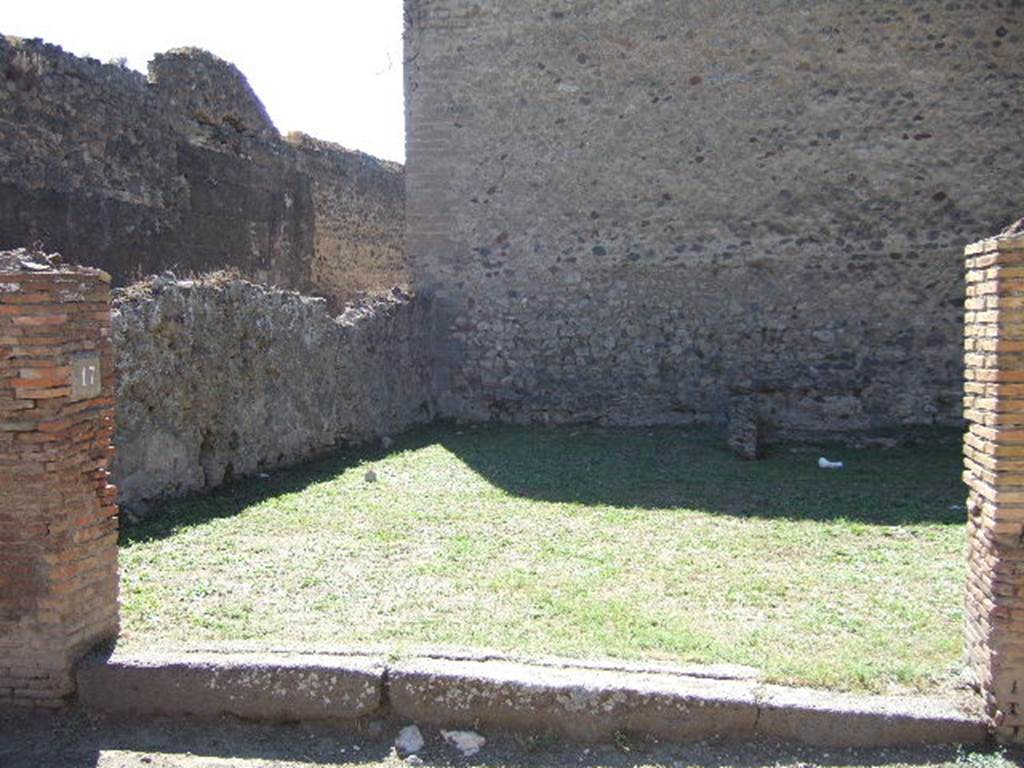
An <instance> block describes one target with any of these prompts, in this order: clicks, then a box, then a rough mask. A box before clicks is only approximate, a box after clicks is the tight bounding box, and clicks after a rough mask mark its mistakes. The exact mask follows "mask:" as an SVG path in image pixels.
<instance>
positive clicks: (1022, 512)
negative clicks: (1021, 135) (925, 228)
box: [964, 221, 1024, 742]
mask: <svg viewBox="0 0 1024 768" xmlns="http://www.w3.org/2000/svg"><path fill="white" fill-rule="evenodd" d="M964 329H965V335H964V345H965V349H966V354H965V363H966V382H965V392H964V416H965V417H966V419H967V421H968V425H969V429H968V432H967V434H966V435H965V437H964V462H965V467H966V469H965V472H964V481H965V482H966V483H967V486H968V488H969V495H968V501H967V512H968V525H967V530H968V572H969V575H968V584H967V601H966V605H967V650H968V657H969V659H970V662H971V664H972V666H973V668H974V670H975V672H976V673H977V677H978V682H979V684H980V686H981V691H982V695H983V696H984V700H985V706H986V709H987V710H988V713H989V715H990V716H991V717H992V720H993V723H994V724H995V726H996V732H997V734H998V735H999V736H1000V738H1002V739H1004V740H1007V741H1012V742H1024V569H1022V566H1024V221H1022V222H1021V226H1020V228H1019V230H1018V231H1017V233H1016V234H1009V233H1008V234H1007V235H1006V236H1003V237H999V238H992V239H989V240H983V241H980V242H978V243H975V244H972V245H971V246H969V247H968V248H967V302H966V313H965V323H964Z"/></svg>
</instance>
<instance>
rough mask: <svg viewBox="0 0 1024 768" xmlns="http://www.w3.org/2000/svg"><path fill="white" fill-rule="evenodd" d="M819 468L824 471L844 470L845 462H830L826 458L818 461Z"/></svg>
mask: <svg viewBox="0 0 1024 768" xmlns="http://www.w3.org/2000/svg"><path fill="white" fill-rule="evenodd" d="M818 466H819V467H821V468H822V469H842V468H843V462H841V461H829V460H828V459H826V458H825V457H824V456H822V457H821V458H820V459H818Z"/></svg>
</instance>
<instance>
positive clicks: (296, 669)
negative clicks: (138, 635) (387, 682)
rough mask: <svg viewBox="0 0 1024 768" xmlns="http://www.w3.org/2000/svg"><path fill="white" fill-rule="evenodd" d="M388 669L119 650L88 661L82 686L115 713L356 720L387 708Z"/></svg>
mask: <svg viewBox="0 0 1024 768" xmlns="http://www.w3.org/2000/svg"><path fill="white" fill-rule="evenodd" d="M383 677H384V665H383V663H382V662H381V661H380V660H377V659H373V658H368V657H352V656H329V655H312V654H239V653H232V654H230V655H228V654H216V653H195V654H190V653H177V654H173V655H172V654H142V655H119V654H115V655H114V656H112V657H109V658H104V657H99V656H96V657H91V658H89V659H86V660H85V661H84V662H83V663H82V665H81V666H80V668H79V670H78V693H79V697H80V699H81V701H82V703H83V704H84V705H85V706H87V707H91V708H94V709H97V710H102V711H105V712H112V713H125V714H129V713H130V714H136V715H175V716H176V715H195V716H200V717H216V716H219V715H235V716H237V717H242V718H246V719H250V720H261V721H281V720H323V719H328V720H333V719H340V720H350V719H355V718H359V717H363V716H366V715H370V714H373V713H374V712H377V711H378V710H379V709H380V708H381V706H382V701H383V696H382V690H383Z"/></svg>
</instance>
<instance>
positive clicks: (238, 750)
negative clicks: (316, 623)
mask: <svg viewBox="0 0 1024 768" xmlns="http://www.w3.org/2000/svg"><path fill="white" fill-rule="evenodd" d="M402 725H405V724H404V723H393V722H371V723H367V724H363V725H361V726H359V727H358V728H355V727H352V728H341V727H338V726H329V725H308V724H290V725H256V724H252V723H244V722H240V721H237V720H218V721H212V722H210V721H207V722H200V721H191V720H164V719H137V720H134V719H129V720H126V719H123V718H121V719H108V718H104V717H96V716H93V715H90V714H88V713H86V712H83V711H82V710H79V709H74V710H69V711H66V712H64V713H61V714H53V713H38V712H35V713H30V712H24V711H6V712H5V711H3V710H0V768H85V767H86V766H88V767H89V768H93V767H94V766H98V767H99V768H257V766H259V767H260V768H264V767H267V768H290V767H291V766H325V767H326V766H345V767H348V768H383V767H384V766H392V767H396V766H406V765H425V766H486V767H487V768H525V767H526V766H538V767H540V768H555V767H556V766H566V767H567V766H573V767H574V768H627V767H636V768H640V767H647V768H654V767H655V766H659V767H664V768H682V767H683V766H702V767H703V766H709V767H710V766H735V767H736V768H760V767H762V766H763V767H764V768H768V767H769V766H770V767H771V768H786V767H789V766H791V767H792V768H812V766H865V767H866V766H877V767H879V768H881V767H882V766H892V767H893V768H895V766H958V767H959V768H1010V767H1011V766H1019V765H1024V752H1009V751H999V750H995V751H987V752H986V751H965V750H958V749H957V748H955V747H949V748H945V747H944V748H927V749H903V750H892V749H890V750H829V749H812V748H807V747H800V746H795V745H788V744H770V743H756V744H731V745H713V744H705V743H700V744H690V745H675V744H665V743H657V742H653V741H644V740H632V739H630V737H629V736H628V735H626V734H624V735H622V736H621V737H620V738H619V739H617V740H616V743H615V744H607V745H596V746H595V745H583V744H574V743H565V742H561V741H558V740H554V739H550V738H545V737H524V736H521V735H503V734H495V733H489V732H484V733H483V735H484V736H485V737H486V738H487V743H486V745H485V746H484V748H483V749H482V750H481V752H480V753H479V754H478V755H476V756H475V757H472V758H468V759H467V758H465V757H462V756H461V755H459V754H458V753H457V752H456V751H455V750H454V749H453V748H452V747H451V746H449V745H448V744H447V743H446V742H445V741H444V740H443V738H442V737H441V734H440V732H439V731H437V730H436V729H430V728H423V734H424V737H425V739H426V746H425V747H424V749H423V750H422V751H421V752H420V754H419V759H416V758H414V759H411V760H409V759H402V757H400V756H399V755H398V754H396V753H395V751H394V749H393V746H392V745H393V742H394V738H395V735H396V734H397V732H398V730H399V728H400V727H401V726H402ZM419 760H422V762H419Z"/></svg>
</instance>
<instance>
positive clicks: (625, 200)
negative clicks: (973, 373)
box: [406, 0, 1024, 431]
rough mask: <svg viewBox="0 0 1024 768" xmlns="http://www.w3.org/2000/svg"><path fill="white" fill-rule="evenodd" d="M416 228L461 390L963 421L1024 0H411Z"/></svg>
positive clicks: (565, 408) (413, 249)
mask: <svg viewBox="0 0 1024 768" xmlns="http://www.w3.org/2000/svg"><path fill="white" fill-rule="evenodd" d="M406 17H407V24H408V28H407V35H406V39H407V51H406V60H407V65H406V75H407V104H406V107H407V121H408V137H407V149H408V152H407V163H406V173H407V177H408V200H407V208H408V247H409V259H410V269H411V271H412V275H413V284H414V285H415V286H416V287H417V288H418V289H419V290H422V291H424V292H426V293H428V294H430V295H431V296H432V297H433V299H434V306H435V308H436V311H437V312H438V321H437V323H438V326H437V327H438V335H437V337H436V339H435V344H436V353H437V356H438V360H439V362H440V365H439V369H438V379H437V382H436V386H437V392H438V395H439V398H441V402H440V404H441V407H442V410H443V412H444V413H446V414H448V415H455V416H463V417H476V418H490V417H497V418H502V419H510V420H537V421H543V420H553V421H563V420H574V419H594V420H599V421H607V422H686V421H694V420H696V421H703V420H709V419H711V420H717V419H721V418H723V417H724V414H725V411H726V407H727V403H728V402H729V399H730V396H731V395H735V396H746V395H750V396H754V397H756V398H757V399H758V400H759V401H760V403H761V408H762V409H763V410H764V411H766V414H767V415H768V417H769V421H770V422H774V424H775V425H776V426H781V427H782V428H784V429H789V430H793V431H806V430H818V429H826V430H833V429H834V430H842V429H853V428H872V427H881V426H891V425H898V424H904V423H931V422H956V421H958V420H959V418H960V404H959V400H960V397H959V392H960V387H961V381H962V378H961V377H962V372H963V368H962V360H961V353H960V346H961V320H962V315H961V312H962V294H963V265H962V261H961V259H959V258H958V254H959V253H961V252H962V249H963V246H964V245H965V244H966V243H967V242H970V241H971V240H974V239H976V238H977V236H980V235H983V234H984V233H986V232H991V231H997V230H998V229H1000V228H1002V227H1003V226H1005V224H1006V223H1007V222H1009V221H1010V220H1012V219H1014V218H1016V216H1017V215H1019V214H1018V211H1019V208H1020V202H1021V199H1020V188H1019V182H1018V180H1019V178H1020V175H1021V170H1022V166H1024V153H1021V151H1020V138H1021V129H1020V126H1021V124H1022V121H1024V106H1022V105H1024V98H1022V97H1024V4H1022V3H1020V2H1016V1H1011V0H1005V1H997V0H991V1H988V2H972V3H965V2H956V3H941V4H940V3H928V2H904V1H902V0H867V1H865V2H856V3H852V2H846V1H845V0H796V1H794V0H768V1H767V2H759V3H749V2H742V1H741V0H718V1H716V2H682V3H666V2H655V1H654V0H628V1H627V2H621V1H618V0H586V1H585V2H573V3H568V2H558V3H550V2H540V0H523V1H522V2H517V3H479V2H470V1H469V0H407V2H406Z"/></svg>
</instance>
